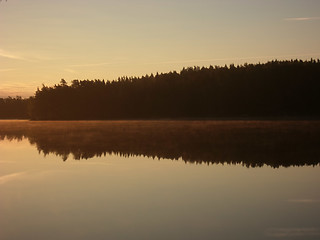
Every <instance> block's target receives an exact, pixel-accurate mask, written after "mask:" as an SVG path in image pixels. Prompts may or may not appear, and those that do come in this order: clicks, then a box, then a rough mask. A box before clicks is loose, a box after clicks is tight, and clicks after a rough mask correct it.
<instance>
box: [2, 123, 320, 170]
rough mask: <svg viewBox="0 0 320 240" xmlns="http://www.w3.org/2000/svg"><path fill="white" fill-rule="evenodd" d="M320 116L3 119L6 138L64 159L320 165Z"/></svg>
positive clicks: (254, 164) (256, 165)
mask: <svg viewBox="0 0 320 240" xmlns="http://www.w3.org/2000/svg"><path fill="white" fill-rule="evenodd" d="M319 136H320V122H319V121H3V122H0V140H1V139H4V138H7V139H9V140H13V139H17V140H21V139H23V138H27V139H28V140H29V142H30V143H31V144H33V145H35V146H36V147H37V149H38V151H39V153H43V154H44V155H47V154H49V153H53V154H56V155H58V156H60V157H61V158H62V159H63V160H66V159H68V157H69V156H70V157H71V158H72V157H73V158H74V159H78V160H80V159H89V158H92V157H101V156H105V155H107V154H120V155H121V156H131V155H133V156H147V157H152V158H168V159H172V160H178V159H182V160H183V161H185V162H188V163H199V164H200V163H202V164H217V163H222V164H225V163H226V164H242V165H244V166H247V167H261V166H263V165H265V164H266V165H269V166H272V167H274V168H278V167H289V166H303V165H312V166H315V165H319V163H320V147H319Z"/></svg>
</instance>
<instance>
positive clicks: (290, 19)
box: [284, 17, 320, 21]
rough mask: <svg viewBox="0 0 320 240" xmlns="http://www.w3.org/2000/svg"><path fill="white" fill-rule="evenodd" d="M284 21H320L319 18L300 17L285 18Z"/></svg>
mask: <svg viewBox="0 0 320 240" xmlns="http://www.w3.org/2000/svg"><path fill="white" fill-rule="evenodd" d="M284 20H285V21H311V20H320V17H300V18H285V19H284Z"/></svg>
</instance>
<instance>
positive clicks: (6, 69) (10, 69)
mask: <svg viewBox="0 0 320 240" xmlns="http://www.w3.org/2000/svg"><path fill="white" fill-rule="evenodd" d="M14 70H16V69H15V68H2V69H1V68H0V72H10V71H14Z"/></svg>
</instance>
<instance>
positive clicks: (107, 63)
mask: <svg viewBox="0 0 320 240" xmlns="http://www.w3.org/2000/svg"><path fill="white" fill-rule="evenodd" d="M110 64H113V63H110V62H101V63H85V64H73V65H69V66H70V67H96V66H104V65H110Z"/></svg>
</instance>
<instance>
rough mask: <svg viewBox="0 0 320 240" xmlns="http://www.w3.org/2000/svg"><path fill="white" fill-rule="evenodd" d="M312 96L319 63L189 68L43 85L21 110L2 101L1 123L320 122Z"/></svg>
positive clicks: (319, 85)
mask: <svg viewBox="0 0 320 240" xmlns="http://www.w3.org/2000/svg"><path fill="white" fill-rule="evenodd" d="M319 93H320V61H319V60H310V61H302V60H291V61H272V62H268V63H265V64H244V65H241V66H235V65H230V66H224V67H218V66H215V67H213V66H210V67H202V68H200V67H190V68H183V69H182V70H181V71H180V72H179V73H178V72H175V71H173V72H169V73H161V74H158V73H157V74H155V75H153V74H151V75H146V76H143V77H121V78H119V79H118V80H116V81H105V80H73V81H72V82H71V84H70V85H68V84H67V82H66V81H65V80H63V79H62V80H61V82H60V83H59V84H56V85H55V86H52V87H48V86H45V85H43V86H42V87H41V88H40V89H38V90H37V91H36V93H35V95H34V96H33V97H31V98H29V99H27V100H23V99H20V100H19V99H16V101H20V105H23V106H25V109H24V110H18V107H9V102H10V101H7V100H2V101H4V102H5V104H4V105H3V104H2V105H0V108H1V112H2V115H1V116H0V117H2V118H8V117H10V116H12V117H13V118H17V117H19V118H23V117H25V116H26V114H25V113H26V112H28V116H29V118H30V119H34V120H73V119H74V120H77V119H82V120H89V119H90V120H100V119H101V120H103V119H159V118H171V119H175V118H217V117H228V118H239V117H240V118H266V117H284V118H285V117H288V118H290V117H302V118H319V116H320V108H319V106H320V94H319ZM25 101H27V102H28V107H26V104H25ZM6 103H7V105H6ZM18 105H19V104H18ZM20 105H19V106H20ZM3 106H5V107H3ZM11 108H15V110H14V111H13V112H20V113H21V114H20V115H19V116H16V115H15V114H13V113H11V111H12V109H11ZM19 109H20V108H19Z"/></svg>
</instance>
